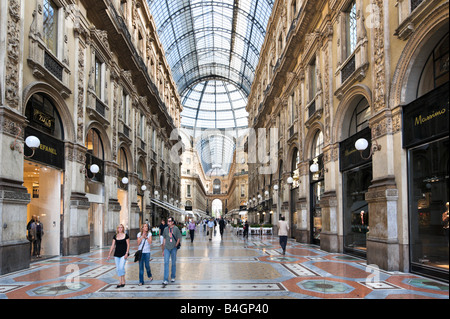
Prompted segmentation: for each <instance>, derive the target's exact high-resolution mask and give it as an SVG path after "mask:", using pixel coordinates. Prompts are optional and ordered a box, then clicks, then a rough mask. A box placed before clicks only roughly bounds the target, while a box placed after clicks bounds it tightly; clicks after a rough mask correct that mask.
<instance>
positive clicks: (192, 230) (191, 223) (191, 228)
mask: <svg viewBox="0 0 450 319" xmlns="http://www.w3.org/2000/svg"><path fill="white" fill-rule="evenodd" d="M188 229H189V235H190V237H191V243H192V242H194V234H195V222H194V221H193V220H192V219H191V220H190V221H189V224H188Z"/></svg>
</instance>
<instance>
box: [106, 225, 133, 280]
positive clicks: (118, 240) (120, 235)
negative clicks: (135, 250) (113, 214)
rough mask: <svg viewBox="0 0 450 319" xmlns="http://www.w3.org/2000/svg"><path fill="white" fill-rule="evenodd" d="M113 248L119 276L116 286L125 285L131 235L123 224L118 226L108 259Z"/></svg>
mask: <svg viewBox="0 0 450 319" xmlns="http://www.w3.org/2000/svg"><path fill="white" fill-rule="evenodd" d="M113 250H114V260H115V262H116V270H117V276H119V284H118V285H117V287H116V288H121V287H125V263H126V261H127V258H128V251H129V250H130V237H129V236H128V234H126V233H125V227H123V225H122V224H120V225H119V226H117V229H116V234H115V235H114V237H113V242H112V245H111V249H110V250H109V255H108V258H107V260H109V258H110V257H111V253H112V252H113Z"/></svg>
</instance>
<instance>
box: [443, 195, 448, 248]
mask: <svg viewBox="0 0 450 319" xmlns="http://www.w3.org/2000/svg"><path fill="white" fill-rule="evenodd" d="M445 206H446V207H447V209H446V211H445V212H444V213H443V214H442V224H443V228H444V234H445V239H446V240H447V246H448V243H449V242H448V202H447V203H446V204H445Z"/></svg>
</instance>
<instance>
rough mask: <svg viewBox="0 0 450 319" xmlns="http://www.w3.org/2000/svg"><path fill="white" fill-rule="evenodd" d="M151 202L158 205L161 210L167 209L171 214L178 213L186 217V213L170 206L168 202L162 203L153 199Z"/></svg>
mask: <svg viewBox="0 0 450 319" xmlns="http://www.w3.org/2000/svg"><path fill="white" fill-rule="evenodd" d="M150 200H151V202H152V203H153V204H155V205H158V206H159V207H161V208H164V209H167V210H169V211H171V212H174V213H178V214H181V215H186V211H184V210H182V209H180V208H178V207H176V206H173V205H172V204H169V203H167V202H163V201H160V200H158V199H154V198H151V199H150Z"/></svg>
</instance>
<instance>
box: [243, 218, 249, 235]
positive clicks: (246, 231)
mask: <svg viewBox="0 0 450 319" xmlns="http://www.w3.org/2000/svg"><path fill="white" fill-rule="evenodd" d="M243 228H244V236H243V237H244V238H246V237H247V238H248V221H245V223H244V226H243Z"/></svg>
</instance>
